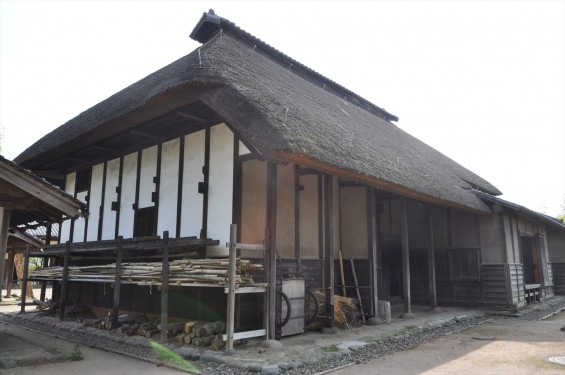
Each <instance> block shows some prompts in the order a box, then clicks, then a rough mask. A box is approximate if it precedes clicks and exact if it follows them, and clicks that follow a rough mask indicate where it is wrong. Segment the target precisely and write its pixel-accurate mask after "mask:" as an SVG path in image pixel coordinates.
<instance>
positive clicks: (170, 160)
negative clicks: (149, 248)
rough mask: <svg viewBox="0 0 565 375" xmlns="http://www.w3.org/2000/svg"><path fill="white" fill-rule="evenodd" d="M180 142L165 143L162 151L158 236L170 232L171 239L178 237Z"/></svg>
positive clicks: (177, 140)
mask: <svg viewBox="0 0 565 375" xmlns="http://www.w3.org/2000/svg"><path fill="white" fill-rule="evenodd" d="M179 148H180V140H179V139H173V140H172V141H169V142H165V143H163V147H162V149H161V177H160V187H159V213H158V221H157V235H159V236H161V235H162V234H163V232H164V231H166V230H168V231H169V236H170V237H176V235H177V229H176V228H177V197H178V181H179Z"/></svg>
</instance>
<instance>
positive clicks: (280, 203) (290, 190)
mask: <svg viewBox="0 0 565 375" xmlns="http://www.w3.org/2000/svg"><path fill="white" fill-rule="evenodd" d="M263 164H266V163H263ZM264 179H265V195H266V190H267V186H266V180H267V178H266V173H265V175H264ZM266 204H267V199H266V196H265V200H264V205H266ZM263 218H264V219H266V213H265V214H264V215H263ZM265 225H266V224H264V225H263V228H257V230H258V232H259V234H261V232H263V233H264V232H265ZM261 238H265V236H264V235H262V234H261ZM277 251H278V253H279V255H280V256H282V257H285V258H294V255H295V254H294V164H292V163H289V164H287V165H279V166H277Z"/></svg>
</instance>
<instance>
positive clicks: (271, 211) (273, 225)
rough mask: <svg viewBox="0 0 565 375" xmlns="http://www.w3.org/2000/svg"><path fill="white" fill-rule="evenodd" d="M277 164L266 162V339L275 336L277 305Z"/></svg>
mask: <svg viewBox="0 0 565 375" xmlns="http://www.w3.org/2000/svg"><path fill="white" fill-rule="evenodd" d="M276 238H277V165H276V164H275V163H272V162H269V163H268V164H267V238H265V241H266V244H267V246H268V248H267V252H268V254H269V255H268V256H269V262H268V266H269V267H268V275H267V277H268V282H269V311H268V314H269V329H268V337H267V338H268V339H271V340H272V339H274V338H275V334H276V332H275V329H276V306H277V300H276V296H277V255H276V245H277V241H276Z"/></svg>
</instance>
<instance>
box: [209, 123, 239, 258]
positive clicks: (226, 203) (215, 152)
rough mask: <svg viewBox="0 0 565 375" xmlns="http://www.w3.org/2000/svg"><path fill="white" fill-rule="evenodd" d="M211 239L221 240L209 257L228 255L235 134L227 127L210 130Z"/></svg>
mask: <svg viewBox="0 0 565 375" xmlns="http://www.w3.org/2000/svg"><path fill="white" fill-rule="evenodd" d="M209 173H210V175H209V180H208V181H209V186H208V237H209V238H213V239H215V240H220V245H219V246H212V247H209V248H208V249H207V255H209V256H227V255H228V252H227V248H226V243H227V242H228V241H229V232H230V224H231V222H232V208H233V203H232V201H233V133H232V132H231V130H230V129H229V128H228V127H227V126H226V125H224V124H220V125H216V126H213V127H212V128H211V129H210V170H209Z"/></svg>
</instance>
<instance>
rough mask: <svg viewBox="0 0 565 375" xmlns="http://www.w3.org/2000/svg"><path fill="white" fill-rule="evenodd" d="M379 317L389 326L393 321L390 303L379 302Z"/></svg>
mask: <svg viewBox="0 0 565 375" xmlns="http://www.w3.org/2000/svg"><path fill="white" fill-rule="evenodd" d="M377 316H378V317H379V318H381V319H382V320H383V321H384V322H385V323H386V324H389V323H390V322H391V321H392V315H391V313H390V301H377Z"/></svg>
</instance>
